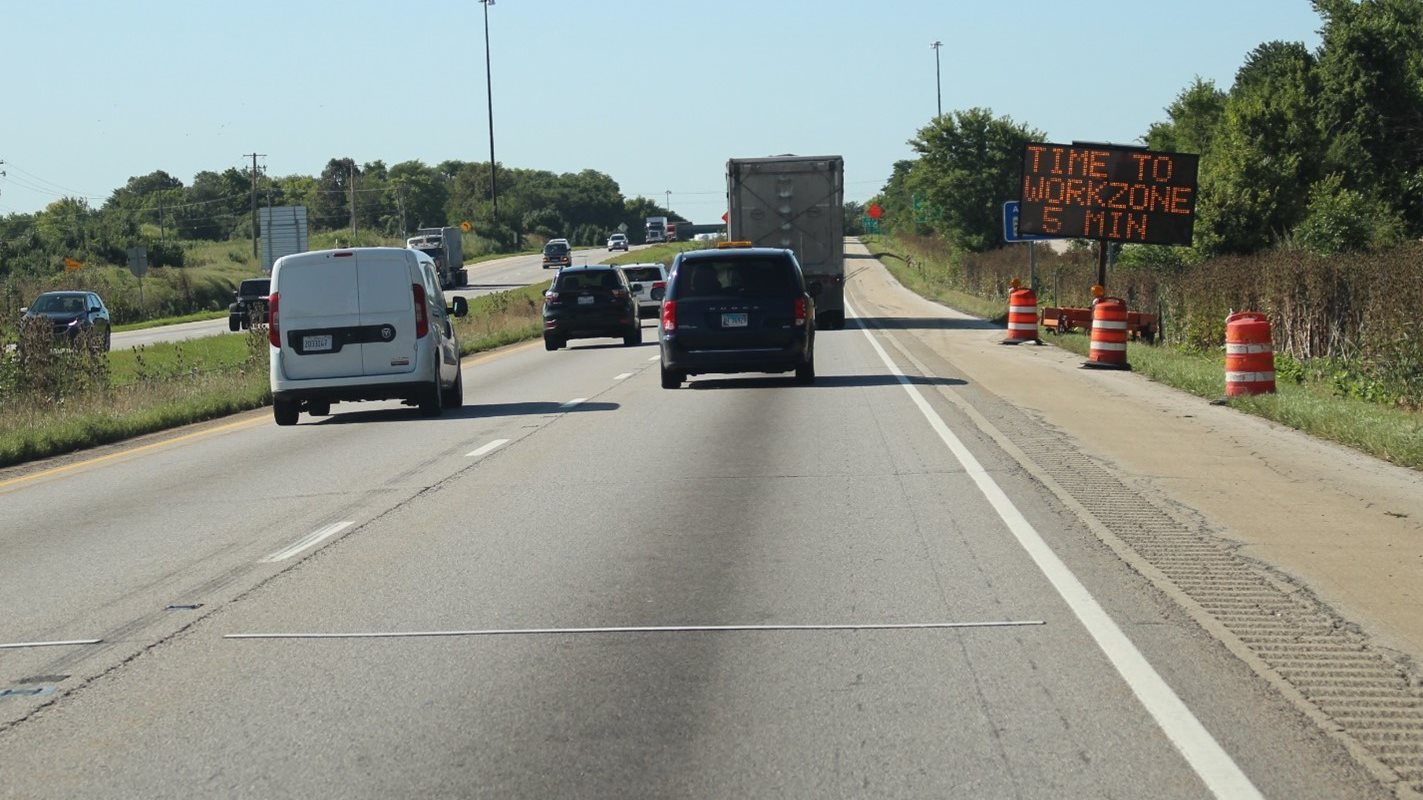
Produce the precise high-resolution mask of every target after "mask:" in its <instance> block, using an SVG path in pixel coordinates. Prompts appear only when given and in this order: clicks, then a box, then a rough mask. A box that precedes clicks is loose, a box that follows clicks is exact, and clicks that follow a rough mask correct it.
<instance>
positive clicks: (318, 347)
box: [301, 333, 331, 353]
mask: <svg viewBox="0 0 1423 800" xmlns="http://www.w3.org/2000/svg"><path fill="white" fill-rule="evenodd" d="M301 349H302V350H303V351H304V352H307V353H317V352H320V351H322V350H330V349H331V334H329V333H328V334H324V335H321V336H303V337H301Z"/></svg>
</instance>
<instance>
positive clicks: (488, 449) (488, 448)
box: [464, 439, 509, 458]
mask: <svg viewBox="0 0 1423 800" xmlns="http://www.w3.org/2000/svg"><path fill="white" fill-rule="evenodd" d="M508 443H509V440H508V439H495V440H494V441H492V442H490V443H489V444H486V445H482V446H480V447H477V448H475V449H474V450H471V451H470V452H468V453H465V454H464V457H465V458H479V457H480V456H482V455H485V454H487V453H492V452H494V451H495V450H498V449H499V448H501V447H503V446H504V445H506V444H508Z"/></svg>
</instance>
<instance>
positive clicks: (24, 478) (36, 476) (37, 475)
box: [0, 419, 265, 489]
mask: <svg viewBox="0 0 1423 800" xmlns="http://www.w3.org/2000/svg"><path fill="white" fill-rule="evenodd" d="M259 422H265V420H260V419H249V420H243V421H242V422H233V423H230V424H228V425H221V426H219V427H216V428H208V429H207V430H201V431H193V432H192V433H185V434H183V435H182V436H175V437H173V438H172V439H164V440H163V441H161V442H154V443H152V444H145V445H140V446H138V447H134V448H130V449H128V450H120V451H119V452H117V453H109V454H108V455H106V456H96V457H94V458H91V459H88V460H86V461H76V462H74V463H73V464H65V465H64V466H62V467H54V468H52V469H47V470H43V471H41V472H34V473H31V474H29V475H21V476H20V477H18V478H11V479H9V480H7V481H0V489H5V488H8V487H10V486H16V485H18V484H21V483H28V482H30V481H37V480H40V479H41V478H48V477H49V476H51V475H58V474H60V473H63V472H71V471H73V470H76V469H79V468H80V467H87V466H91V465H93V464H99V463H102V462H105V461H112V460H114V459H116V458H123V457H124V456H131V455H134V454H135V453H142V452H145V451H148V450H156V449H158V448H160V447H167V446H169V445H173V444H178V443H179V442H184V441H187V440H189V439H196V438H198V437H200V436H211V435H213V434H215V433H222V432H224V431H230V430H235V429H237V428H250V427H252V426H254V425H256V424H257V423H259Z"/></svg>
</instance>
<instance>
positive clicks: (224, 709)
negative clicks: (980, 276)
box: [0, 273, 1390, 798]
mask: <svg viewBox="0 0 1423 800" xmlns="http://www.w3.org/2000/svg"><path fill="white" fill-rule="evenodd" d="M505 277H507V276H505V275H503V274H493V273H491V274H490V275H489V276H488V277H487V278H484V279H482V281H481V282H483V281H488V282H491V283H493V282H503V280H504V279H505ZM472 279H473V276H472ZM510 280H512V278H510ZM872 300H873V298H868V297H867V298H860V299H858V300H857V302H862V303H870V302H872ZM855 310H856V311H860V312H861V313H862V314H865V315H869V316H873V314H874V311H873V309H871V308H869V307H868V306H867V307H866V308H865V309H863V310H861V309H859V308H856V309H855ZM647 325H648V328H649V330H648V331H647V333H648V334H651V333H652V330H653V329H652V327H651V323H650V322H649V323H647ZM900 335H901V333H897V332H896V331H893V330H874V331H871V330H868V329H862V328H861V327H860V325H859V323H858V322H855V321H852V324H851V325H850V326H849V327H848V328H847V329H846V330H843V331H826V332H822V333H821V334H820V335H819V338H818V340H817V371H818V373H819V375H820V378H819V380H818V382H817V384H816V385H814V386H797V385H794V384H793V382H792V380H791V379H790V378H789V377H785V376H729V377H706V376H698V377H694V378H693V379H692V381H691V382H690V384H689V385H687V386H686V387H685V388H682V389H679V390H675V391H668V390H662V389H660V388H659V386H658V376H657V364H656V356H657V347H656V345H655V344H653V343H652V339H653V337H652V336H651V335H648V336H647V337H646V338H647V340H648V344H645V345H643V346H640V347H623V346H620V345H619V344H618V343H617V342H616V341H615V340H589V341H575V342H574V343H572V347H570V348H568V349H565V350H560V351H558V352H554V353H548V352H544V351H543V350H542V348H541V347H539V346H538V345H537V343H530V344H526V345H521V346H517V347H514V348H510V349H507V350H505V351H500V352H498V353H494V354H490V355H485V356H480V357H476V358H473V359H469V360H467V361H466V366H465V370H466V371H465V375H464V382H465V387H466V388H465V391H466V403H467V405H466V407H465V408H463V409H460V410H458V411H455V412H452V413H447V414H446V416H444V417H442V418H439V419H425V418H422V417H420V416H418V414H416V412H414V411H413V410H411V409H406V408H402V407H400V406H399V405H398V404H394V403H369V404H354V405H353V404H338V405H336V406H335V407H334V409H333V410H334V413H333V415H332V416H330V417H327V418H319V419H313V418H310V417H306V416H303V417H302V423H301V424H300V425H298V426H296V427H294V428H277V427H276V426H275V425H274V424H273V423H272V421H271V418H270V414H269V412H265V411H264V412H254V413H251V414H245V415H240V416H237V417H234V418H230V419H228V420H225V421H222V422H220V423H215V424H212V425H208V426H197V427H194V428H190V429H186V430H184V431H180V432H178V433H177V434H176V435H174V436H172V437H171V438H157V439H153V440H146V441H143V442H140V443H136V444H133V445H129V446H126V447H120V448H113V449H110V450H106V451H101V452H98V453H95V454H94V455H93V457H92V458H90V459H89V460H84V459H79V460H72V461H68V462H51V463H49V464H44V465H38V466H36V467H32V468H30V469H29V470H28V471H24V472H20V471H11V472H7V473H0V503H3V504H4V509H5V510H4V519H5V525H4V532H3V534H0V548H3V552H4V553H5V558H3V559H0V608H4V609H6V614H5V616H4V617H3V618H0V765H4V766H3V770H2V771H0V796H4V797H25V798H31V797H145V798H148V797H193V796H220V797H263V798H269V797H338V796H339V797H342V798H356V797H373V798H374V797H392V796H396V797H471V796H488V797H555V796H557V797H620V798H621V797H669V796H676V797H733V796H755V797H764V796H784V797H827V796H843V797H969V798H998V797H1013V798H1036V797H1042V798H1062V797H1141V796H1144V795H1150V796H1152V797H1154V798H1198V797H1212V796H1214V797H1231V798H1235V797H1254V796H1267V797H1282V798H1283V797H1290V798H1308V797H1318V798H1346V797H1348V798H1352V797H1386V796H1390V795H1389V794H1388V792H1387V791H1386V790H1385V789H1384V788H1383V787H1381V786H1380V785H1379V784H1378V783H1376V782H1375V781H1374V780H1373V778H1371V777H1370V776H1369V775H1368V774H1367V773H1365V772H1364V771H1363V770H1361V769H1360V768H1359V767H1357V766H1356V765H1355V764H1354V763H1353V762H1352V761H1351V760H1350V758H1349V757H1348V754H1347V753H1346V752H1345V751H1344V749H1343V747H1342V746H1341V745H1339V744H1338V743H1337V742H1336V741H1335V740H1334V739H1332V738H1331V737H1330V736H1329V735H1328V734H1326V733H1325V732H1323V731H1322V730H1320V729H1319V728H1318V727H1316V726H1315V725H1314V724H1313V723H1312V722H1311V721H1310V720H1308V719H1306V718H1304V717H1303V716H1302V715H1301V714H1300V713H1299V712H1298V711H1296V710H1295V707H1294V706H1292V705H1291V704H1290V703H1289V702H1287V700H1286V699H1285V698H1282V697H1281V696H1280V695H1279V694H1278V693H1277V692H1275V691H1274V690H1273V689H1271V687H1270V686H1268V685H1266V684H1265V683H1263V682H1261V681H1260V680H1258V679H1257V678H1256V676H1255V675H1254V674H1253V673H1252V672H1250V670H1249V669H1247V668H1246V667H1245V666H1244V665H1243V664H1242V663H1241V662H1240V660H1239V659H1237V658H1236V657H1235V656H1234V655H1232V654H1231V653H1230V652H1229V651H1228V650H1227V649H1226V648H1225V647H1223V646H1222V645H1221V644H1220V642H1218V641H1217V640H1216V639H1214V638H1212V637H1211V636H1210V635H1208V634H1207V633H1206V632H1205V631H1203V630H1202V629H1201V628H1200V627H1199V626H1197V625H1196V624H1195V623H1194V622H1193V621H1192V620H1191V619H1190V618H1189V617H1187V616H1186V615H1185V614H1183V613H1181V611H1180V609H1179V607H1178V606H1177V605H1176V604H1175V603H1174V602H1173V601H1172V600H1171V599H1169V598H1167V597H1164V596H1162V595H1161V593H1160V592H1158V591H1157V590H1156V589H1154V588H1153V587H1152V585H1151V584H1150V583H1149V582H1148V581H1147V580H1146V579H1144V578H1143V577H1142V576H1141V575H1139V574H1138V573H1136V572H1134V571H1133V570H1131V569H1129V568H1128V567H1127V566H1125V565H1124V563H1123V562H1122V561H1121V560H1120V559H1119V558H1118V557H1117V556H1116V555H1115V554H1114V553H1113V552H1112V551H1111V550H1109V549H1108V548H1106V547H1104V546H1103V545H1102V544H1101V542H1100V541H1098V539H1097V538H1096V537H1095V536H1093V535H1092V533H1091V532H1090V531H1089V530H1087V529H1086V527H1085V526H1084V525H1083V523H1082V521H1081V520H1080V519H1079V518H1078V517H1076V516H1075V513H1074V511H1073V510H1072V509H1070V508H1067V507H1065V506H1064V505H1063V504H1062V503H1060V502H1059V501H1058V499H1057V498H1056V497H1054V496H1053V495H1052V494H1050V493H1049V492H1047V491H1046V490H1045V489H1044V488H1043V486H1042V485H1041V484H1040V483H1039V482H1038V481H1036V480H1035V479H1034V477H1033V476H1032V475H1030V474H1027V473H1025V472H1024V471H1023V470H1022V469H1020V468H1019V467H1018V466H1017V463H1016V462H1015V461H1013V460H1012V459H1011V458H1009V457H1008V456H1007V455H1006V454H1005V453H1004V452H1003V450H1002V449H1001V447H1000V445H999V443H997V442H996V441H995V440H994V439H993V438H992V437H991V436H990V435H989V434H988V433H986V432H985V431H984V430H983V429H982V428H981V427H979V425H978V424H977V423H976V422H975V419H974V418H973V417H972V416H971V415H966V414H965V411H964V410H963V408H962V407H961V406H960V405H958V404H956V403H954V402H951V398H952V397H953V396H955V395H959V396H967V397H971V399H972V400H973V402H974V403H975V404H977V405H978V407H983V408H989V407H991V406H992V404H993V403H994V402H995V400H994V398H993V397H992V396H988V395H984V394H983V393H981V392H980V390H979V389H978V387H976V386H975V385H973V384H972V383H971V382H970V381H969V380H967V379H966V377H965V376H964V375H962V374H960V373H957V372H956V371H955V370H954V369H953V367H952V365H943V366H942V367H940V368H937V369H935V370H934V371H933V372H932V373H930V372H926V371H924V370H921V369H920V368H919V366H917V365H916V363H915V360H914V359H913V358H910V357H908V356H907V355H906V353H905V352H904V351H902V350H901V348H900V347H899V346H898V345H897V342H898V339H899V337H900ZM94 640H98V641H94ZM51 642H93V643H75V644H52V645H48V646H39V645H46V643H51ZM5 645H28V646H24V647H5Z"/></svg>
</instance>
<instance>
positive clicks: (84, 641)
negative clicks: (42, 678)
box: [0, 639, 104, 650]
mask: <svg viewBox="0 0 1423 800" xmlns="http://www.w3.org/2000/svg"><path fill="white" fill-rule="evenodd" d="M103 641H104V640H103V639H70V640H69V641H66V642H10V643H8V644H0V650H19V649H21V648H25V647H60V646H63V645H71V644H99V643H100V642H103Z"/></svg>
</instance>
